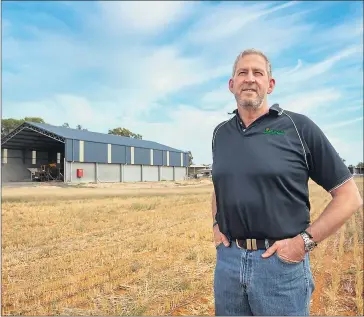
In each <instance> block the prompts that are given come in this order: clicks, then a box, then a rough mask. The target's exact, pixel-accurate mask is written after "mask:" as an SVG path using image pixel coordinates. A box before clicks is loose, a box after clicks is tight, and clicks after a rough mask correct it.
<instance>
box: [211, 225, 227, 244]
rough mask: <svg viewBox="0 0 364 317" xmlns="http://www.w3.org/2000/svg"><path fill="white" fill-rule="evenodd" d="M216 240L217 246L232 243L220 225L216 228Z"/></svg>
mask: <svg viewBox="0 0 364 317" xmlns="http://www.w3.org/2000/svg"><path fill="white" fill-rule="evenodd" d="M213 230H214V242H215V247H217V246H218V245H219V244H220V243H223V244H224V245H225V247H228V246H229V245H230V242H229V240H228V238H226V236H225V235H224V234H223V233H221V232H220V230H219V225H215V226H214V228H213Z"/></svg>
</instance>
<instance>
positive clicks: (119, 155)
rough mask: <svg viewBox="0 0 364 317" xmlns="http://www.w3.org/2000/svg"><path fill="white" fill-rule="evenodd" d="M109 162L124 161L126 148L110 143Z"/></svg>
mask: <svg viewBox="0 0 364 317" xmlns="http://www.w3.org/2000/svg"><path fill="white" fill-rule="evenodd" d="M111 163H119V164H125V163H126V149H125V146H123V145H114V144H113V145H112V146H111Z"/></svg>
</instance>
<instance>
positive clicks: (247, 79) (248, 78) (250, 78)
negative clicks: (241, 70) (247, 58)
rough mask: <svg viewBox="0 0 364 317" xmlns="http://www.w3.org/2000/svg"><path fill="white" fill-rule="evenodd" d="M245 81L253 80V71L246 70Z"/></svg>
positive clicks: (250, 81) (251, 81)
mask: <svg viewBox="0 0 364 317" xmlns="http://www.w3.org/2000/svg"><path fill="white" fill-rule="evenodd" d="M245 81H246V82H248V83H253V82H255V77H254V75H253V72H248V74H247V76H246V77H245Z"/></svg>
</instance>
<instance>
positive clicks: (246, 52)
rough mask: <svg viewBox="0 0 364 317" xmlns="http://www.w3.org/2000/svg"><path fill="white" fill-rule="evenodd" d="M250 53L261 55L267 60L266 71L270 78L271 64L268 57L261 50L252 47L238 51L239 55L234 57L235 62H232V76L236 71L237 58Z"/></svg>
mask: <svg viewBox="0 0 364 317" xmlns="http://www.w3.org/2000/svg"><path fill="white" fill-rule="evenodd" d="M251 54H256V55H259V56H261V57H263V58H264V59H265V61H266V62H267V72H268V77H269V78H272V65H271V63H270V61H269V59H268V57H267V56H266V55H265V54H264V53H263V52H261V51H259V50H256V49H254V48H250V49H247V50H245V51H243V52H241V53H239V55H238V56H237V57H236V59H235V62H234V66H233V74H232V76H233V77H234V75H235V72H236V65H237V64H238V62H239V60H240V59H241V58H243V57H244V56H246V55H251Z"/></svg>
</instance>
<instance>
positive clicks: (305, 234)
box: [300, 231, 317, 252]
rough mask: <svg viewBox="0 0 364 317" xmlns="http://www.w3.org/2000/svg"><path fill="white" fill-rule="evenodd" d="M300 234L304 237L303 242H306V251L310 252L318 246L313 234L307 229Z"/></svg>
mask: <svg viewBox="0 0 364 317" xmlns="http://www.w3.org/2000/svg"><path fill="white" fill-rule="evenodd" d="M300 236H301V237H302V239H303V242H304V243H305V251H306V252H310V251H312V250H313V249H314V248H315V247H317V243H316V242H315V241H313V240H312V236H311V235H310V234H309V233H308V232H307V231H302V232H301V233H300Z"/></svg>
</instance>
